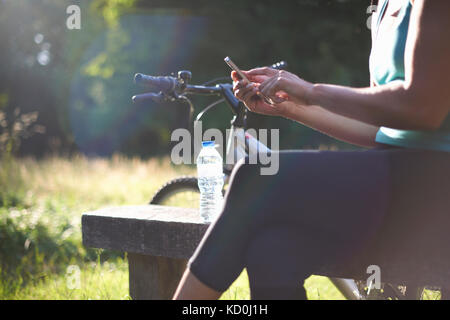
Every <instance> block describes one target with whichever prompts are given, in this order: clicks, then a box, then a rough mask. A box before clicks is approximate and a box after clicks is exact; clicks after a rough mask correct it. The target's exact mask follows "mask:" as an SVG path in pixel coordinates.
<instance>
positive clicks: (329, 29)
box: [0, 0, 370, 157]
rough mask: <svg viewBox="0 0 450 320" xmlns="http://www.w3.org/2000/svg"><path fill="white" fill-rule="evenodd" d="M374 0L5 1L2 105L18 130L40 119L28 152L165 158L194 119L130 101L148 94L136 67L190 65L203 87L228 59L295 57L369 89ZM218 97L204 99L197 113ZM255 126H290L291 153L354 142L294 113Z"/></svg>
mask: <svg viewBox="0 0 450 320" xmlns="http://www.w3.org/2000/svg"><path fill="white" fill-rule="evenodd" d="M70 4H78V5H80V7H81V23H82V25H81V27H82V29H81V30H68V29H67V27H66V19H67V17H68V15H67V14H66V11H65V10H66V8H67V6H68V5H70ZM367 6H368V1H360V0H340V1H326V0H297V1H294V0H292V1H268V0H261V1H251V2H250V1H210V0H208V1H205V0H193V1H180V0H153V1H138V0H110V1H107V0H83V1H75V2H74V1H70V0H35V1H31V0H14V1H11V0H3V1H0V43H1V44H2V50H0V61H1V64H0V111H2V112H3V113H2V114H3V115H4V117H5V118H6V119H7V120H9V121H8V122H7V123H8V124H9V125H10V126H12V124H13V123H14V120H15V119H17V118H18V117H20V116H21V115H24V114H30V113H33V112H34V113H35V114H34V115H35V117H37V119H36V121H34V122H33V124H32V125H30V126H29V131H30V132H31V133H36V134H32V135H31V134H29V138H28V139H26V140H23V141H22V143H21V144H20V145H19V139H15V141H14V146H13V148H14V150H15V151H17V153H18V154H19V155H34V156H39V157H40V156H43V155H45V154H48V153H52V154H55V153H57V154H71V153H74V152H82V153H85V154H87V155H100V156H109V155H111V154H113V153H116V152H120V153H123V154H126V155H131V156H141V157H150V156H154V155H165V154H168V152H169V150H170V148H171V143H170V133H171V132H172V130H173V129H175V128H179V127H187V126H188V119H187V108H186V107H184V106H181V105H174V104H164V105H156V104H152V103H149V104H147V105H141V106H135V105H132V104H131V100H130V97H131V96H132V95H134V94H136V93H139V92H140V90H141V89H140V88H138V87H136V86H135V85H134V84H133V82H132V78H133V75H134V73H136V72H143V73H147V74H153V75H167V74H170V73H172V72H177V71H178V70H181V69H188V70H191V71H192V73H193V80H192V82H193V83H203V82H205V81H208V80H211V79H213V78H217V77H222V76H228V75H229V72H230V70H229V68H228V66H226V65H225V63H224V62H223V58H224V57H225V56H226V55H230V56H231V57H232V58H233V59H234V60H235V62H236V63H237V64H238V65H239V66H240V67H241V68H243V69H249V68H252V67H256V66H262V65H269V64H272V63H274V62H276V61H279V60H285V61H287V62H288V64H289V67H288V70H289V71H292V72H294V73H296V74H299V75H301V76H302V77H304V78H305V79H307V80H309V81H313V82H326V83H339V84H343V85H351V86H366V85H368V78H369V74H368V55H369V50H370V33H369V30H368V29H367V27H366V21H367V19H368V18H369V15H368V14H367V13H366V9H367ZM209 101H211V98H194V102H195V105H196V113H197V112H199V111H201V108H202V107H204V106H205V104H206V103H207V102H209ZM230 118H231V113H230V111H229V110H228V109H227V107H226V106H225V105H224V104H223V105H222V107H221V108H220V107H219V108H218V109H217V110H216V111H214V112H211V113H209V114H208V115H207V117H206V118H205V121H204V128H205V129H207V128H208V127H215V128H220V129H225V128H226V127H227V126H228V125H229V122H228V119H230ZM224 119H227V120H226V121H224ZM249 124H250V126H251V127H254V128H280V148H282V149H286V148H289V149H293V148H297V149H298V148H317V147H319V146H320V145H336V146H338V147H339V148H352V147H351V146H350V145H346V144H344V143H338V142H337V141H335V140H333V139H331V138H328V137H326V136H324V135H323V134H321V133H317V132H314V131H312V130H310V129H308V128H305V127H304V126H301V125H298V124H296V123H294V122H292V121H288V120H285V119H279V118H271V117H266V116H260V115H255V114H252V115H251V116H250V120H249ZM0 130H2V131H1V132H2V133H3V132H5V131H8V130H9V131H12V129H11V128H5V127H1V129H0ZM10 136H11V134H10ZM10 138H11V137H10ZM4 139H6V137H4Z"/></svg>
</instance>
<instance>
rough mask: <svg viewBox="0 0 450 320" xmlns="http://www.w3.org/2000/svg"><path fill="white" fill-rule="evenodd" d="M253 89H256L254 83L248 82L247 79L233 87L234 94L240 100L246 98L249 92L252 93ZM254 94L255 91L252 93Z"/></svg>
mask: <svg viewBox="0 0 450 320" xmlns="http://www.w3.org/2000/svg"><path fill="white" fill-rule="evenodd" d="M253 89H255V87H254V85H253V84H252V83H246V82H245V81H242V80H241V81H239V82H237V83H236V85H235V86H234V87H233V91H234V95H235V96H236V97H237V98H238V99H239V100H244V97H245V96H247V94H248V93H252V92H253ZM252 95H253V93H252Z"/></svg>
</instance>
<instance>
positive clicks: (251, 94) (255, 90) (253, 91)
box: [242, 86, 258, 102]
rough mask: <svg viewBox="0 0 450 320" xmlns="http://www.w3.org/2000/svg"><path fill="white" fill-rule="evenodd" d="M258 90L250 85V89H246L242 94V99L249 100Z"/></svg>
mask: <svg viewBox="0 0 450 320" xmlns="http://www.w3.org/2000/svg"><path fill="white" fill-rule="evenodd" d="M257 93H258V90H257V89H256V88H255V87H253V86H252V88H251V90H248V91H247V92H245V93H244V94H243V95H242V101H244V102H249V101H250V99H252V98H253V97H254V96H255V95H257Z"/></svg>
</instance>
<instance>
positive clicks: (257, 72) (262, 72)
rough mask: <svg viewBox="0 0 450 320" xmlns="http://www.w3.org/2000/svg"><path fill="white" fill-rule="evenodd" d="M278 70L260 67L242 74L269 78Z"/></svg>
mask: <svg viewBox="0 0 450 320" xmlns="http://www.w3.org/2000/svg"><path fill="white" fill-rule="evenodd" d="M277 72H278V70H276V69H272V68H269V67H262V68H255V69H252V70H249V71H246V72H244V74H245V75H246V76H247V75H248V76H251V77H253V76H269V77H272V76H274V75H275V74H277Z"/></svg>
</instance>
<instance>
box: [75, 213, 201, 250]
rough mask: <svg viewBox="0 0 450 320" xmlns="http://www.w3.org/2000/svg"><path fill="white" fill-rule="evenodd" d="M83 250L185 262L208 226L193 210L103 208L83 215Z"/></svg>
mask: <svg viewBox="0 0 450 320" xmlns="http://www.w3.org/2000/svg"><path fill="white" fill-rule="evenodd" d="M81 223H82V229H83V244H84V246H86V247H93V248H103V249H111V250H117V251H124V252H132V253H139V254H145V255H150V256H162V257H167V258H175V259H188V258H190V257H191V255H192V254H193V253H194V250H195V248H196V247H197V245H198V243H199V242H200V240H201V239H202V237H203V235H204V233H205V232H206V229H207V228H208V225H207V224H205V223H203V222H202V219H201V217H200V215H199V213H198V210H196V209H186V208H176V207H165V206H157V205H146V206H123V207H113V208H105V209H101V210H97V211H93V212H87V213H85V214H83V216H82V219H81Z"/></svg>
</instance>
